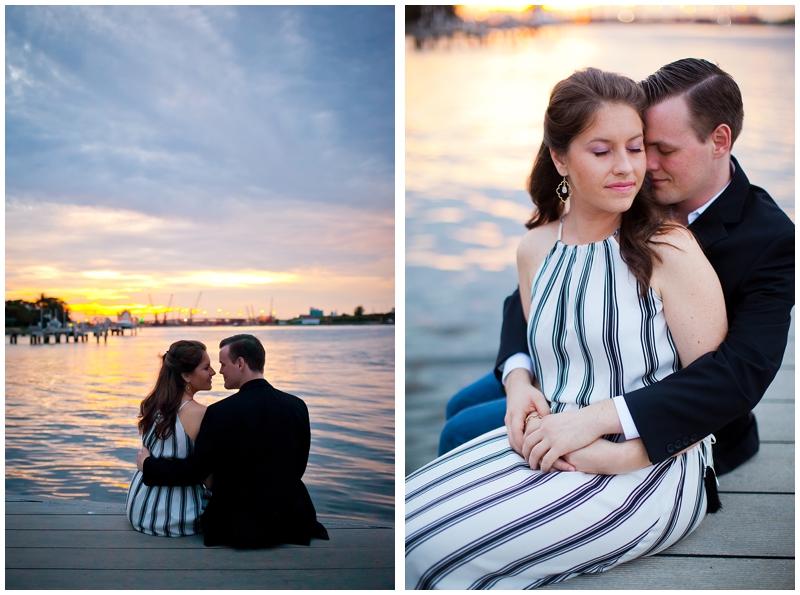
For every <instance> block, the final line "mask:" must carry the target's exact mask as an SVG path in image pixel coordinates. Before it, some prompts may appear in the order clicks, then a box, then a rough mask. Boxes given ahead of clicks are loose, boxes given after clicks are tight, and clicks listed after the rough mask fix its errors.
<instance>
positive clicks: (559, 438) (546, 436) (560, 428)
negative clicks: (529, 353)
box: [509, 374, 622, 473]
mask: <svg viewBox="0 0 800 595" xmlns="http://www.w3.org/2000/svg"><path fill="white" fill-rule="evenodd" d="M510 376H511V375H510V374H509V377H510ZM523 419H524V418H523ZM621 432H622V425H621V424H620V421H619V417H618V416H617V410H616V407H615V406H614V403H613V401H612V400H611V399H606V400H605V401H600V402H599V403H595V404H594V405H590V406H588V407H584V408H583V409H577V410H575V411H564V412H562V413H559V414H558V415H548V416H546V417H544V418H543V419H542V420H541V423H540V425H539V427H538V428H537V429H536V430H533V431H532V432H531V433H530V434H528V435H527V436H526V437H525V439H524V441H523V445H522V453H521V454H522V456H523V457H524V458H525V460H527V461H528V464H529V465H530V466H531V469H536V468H539V469H541V470H542V471H544V472H545V473H547V472H548V471H550V468H551V467H553V465H554V463H555V462H556V461H557V460H558V459H559V458H561V457H563V456H564V455H566V454H569V453H571V452H574V451H576V450H578V449H580V448H583V447H584V446H588V445H589V444H591V443H592V442H594V441H595V440H597V439H598V438H600V437H601V436H603V435H605V434H619V433H621ZM555 468H556V469H558V466H556V467H555Z"/></svg>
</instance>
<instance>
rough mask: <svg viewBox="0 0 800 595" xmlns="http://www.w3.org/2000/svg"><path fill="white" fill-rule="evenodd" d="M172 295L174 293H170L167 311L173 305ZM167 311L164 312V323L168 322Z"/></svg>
mask: <svg viewBox="0 0 800 595" xmlns="http://www.w3.org/2000/svg"><path fill="white" fill-rule="evenodd" d="M172 295H173V294H169V303H168V304H167V312H169V311H170V309H169V308H170V306H171V305H172ZM167 312H164V324H167Z"/></svg>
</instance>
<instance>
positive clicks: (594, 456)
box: [505, 369, 650, 475]
mask: <svg viewBox="0 0 800 595" xmlns="http://www.w3.org/2000/svg"><path fill="white" fill-rule="evenodd" d="M506 395H507V407H506V417H505V424H506V429H507V431H508V441H509V444H510V445H511V448H513V449H514V450H515V451H516V452H518V453H519V454H520V455H522V457H523V458H524V459H525V460H526V461H527V462H528V464H529V465H530V468H531V469H541V470H542V471H543V472H545V473H547V472H549V471H582V472H584V473H596V474H604V475H615V474H619V473H627V472H630V471H635V470H637V469H642V468H643V467H646V466H648V465H649V464H650V461H649V460H648V457H647V452H646V451H645V449H644V445H643V444H642V442H641V440H639V439H636V440H628V441H627V442H623V443H619V444H618V443H614V442H611V441H609V440H604V439H602V438H601V436H603V435H604V434H613V433H620V432H621V430H622V428H621V426H620V425H619V418H618V417H617V414H616V409H615V407H614V404H613V402H611V401H610V400H608V401H603V402H600V403H597V404H595V405H592V406H590V407H591V410H590V407H587V408H584V409H578V410H574V411H565V412H562V413H559V414H558V415H552V414H551V412H550V406H549V404H548V403H547V400H546V399H545V397H544V395H543V394H542V392H541V391H540V390H539V389H537V388H536V387H535V386H533V385H532V384H531V377H530V374H529V372H528V371H527V370H524V369H518V370H513V371H512V372H511V373H510V374H509V375H508V377H507V378H506ZM531 412H535V413H538V415H539V416H541V418H539V417H538V416H536V415H533V416H532V417H530V418H529V420H528V422H527V424H526V423H525V418H526V417H527V416H528V415H529V414H530V413H531Z"/></svg>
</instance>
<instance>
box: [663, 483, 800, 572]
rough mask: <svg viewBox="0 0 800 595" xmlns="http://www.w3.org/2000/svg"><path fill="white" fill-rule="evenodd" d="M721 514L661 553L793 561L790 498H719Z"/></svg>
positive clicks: (785, 496) (791, 503)
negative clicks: (778, 558) (775, 558)
mask: <svg viewBox="0 0 800 595" xmlns="http://www.w3.org/2000/svg"><path fill="white" fill-rule="evenodd" d="M721 498H722V507H723V508H722V510H720V511H719V512H717V513H716V514H709V515H706V518H705V519H703V522H702V523H700V526H699V527H698V528H697V529H695V530H694V532H693V533H692V534H691V535H689V536H688V537H686V538H685V539H683V540H681V541H679V542H678V543H676V544H675V545H673V546H672V547H671V548H669V549H668V550H666V552H664V553H668V554H670V555H676V554H684V555H694V556H729V557H783V558H793V557H794V495H793V494H735V493H732V494H722V495H721Z"/></svg>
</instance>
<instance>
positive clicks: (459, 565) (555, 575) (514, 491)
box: [406, 234, 712, 589]
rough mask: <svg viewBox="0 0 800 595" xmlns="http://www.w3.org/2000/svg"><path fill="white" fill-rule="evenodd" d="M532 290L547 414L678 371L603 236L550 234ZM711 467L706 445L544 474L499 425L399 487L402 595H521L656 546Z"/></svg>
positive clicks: (656, 310) (698, 515) (695, 500)
mask: <svg viewBox="0 0 800 595" xmlns="http://www.w3.org/2000/svg"><path fill="white" fill-rule="evenodd" d="M559 235H560V234H559ZM531 294H532V297H531V308H530V315H529V324H528V343H529V349H530V353H531V357H532V359H533V368H534V373H535V374H536V377H537V379H538V380H539V383H540V385H541V387H542V392H543V393H544V394H545V395H546V396H547V398H548V400H550V401H551V410H552V411H553V413H559V412H561V411H569V410H572V409H576V408H580V407H585V406H586V405H589V404H591V403H595V402H597V401H600V400H602V399H608V398H611V397H613V396H616V395H622V394H625V393H626V392H628V391H631V390H635V389H637V388H640V387H642V386H645V385H648V384H651V383H653V382H657V381H658V380H660V379H662V378H664V377H665V376H667V375H668V374H670V373H672V372H673V371H675V370H677V369H679V367H680V362H679V361H678V355H677V350H676V349H675V345H674V343H673V341H672V338H671V336H670V334H669V329H668V328H667V325H666V320H665V318H664V313H663V306H662V303H661V300H660V298H659V297H658V296H657V295H656V294H655V293H654V292H653V291H652V289H650V290H648V292H647V293H646V294H645V296H644V298H643V299H641V300H640V299H639V295H638V287H637V283H636V280H635V279H634V278H633V277H632V275H630V273H629V272H628V269H627V267H626V266H625V263H624V261H623V260H622V256H621V254H620V252H619V245H618V243H617V241H616V240H615V239H614V238H608V239H606V240H604V241H602V242H597V243H595V244H589V245H585V246H567V245H565V244H563V243H562V242H561V241H560V237H559V241H558V242H557V243H556V245H555V246H554V247H553V249H552V251H551V252H550V253H549V254H548V255H547V257H546V258H545V261H544V263H543V264H542V266H541V267H540V269H539V271H538V272H537V274H536V276H535V278H534V281H533V283H532V292H531ZM607 438H609V439H613V440H616V441H620V440H623V439H624V438H623V437H622V436H609V437H607ZM711 464H712V460H711V437H708V438H706V439H705V440H703V441H702V442H701V443H699V444H698V445H696V446H695V447H693V448H691V449H690V450H688V451H687V452H685V453H683V454H681V455H678V456H677V457H674V458H672V459H668V460H667V461H664V462H662V463H660V464H658V465H654V466H650V467H646V468H644V469H641V470H639V471H636V472H634V473H628V474H625V475H615V476H602V475H589V474H585V473H579V472H575V473H558V472H556V473H548V474H544V473H541V472H540V471H533V470H531V469H530V468H529V467H528V465H527V463H526V462H525V461H524V459H523V458H522V457H521V456H519V455H518V454H517V453H515V452H514V451H513V450H512V449H511V448H510V446H509V444H508V439H507V436H506V432H505V428H498V429H497V430H494V431H492V432H489V433H487V434H484V435H483V436H480V437H478V438H476V439H475V440H472V441H471V442H468V443H467V444H464V445H462V446H460V447H459V448H457V449H455V450H453V451H451V452H449V453H446V454H445V455H443V456H442V457H439V458H438V459H436V460H435V461H433V462H432V463H430V464H428V465H426V466H425V467H423V468H422V469H420V470H419V471H417V472H415V473H412V474H411V475H409V476H408V477H407V478H406V588H408V589H532V588H536V587H540V586H543V585H548V584H553V583H558V582H561V581H563V580H566V579H568V578H571V577H573V576H577V575H579V574H586V573H598V572H603V571H605V570H608V569H609V568H612V567H614V566H616V565H617V564H620V563H623V562H627V561H630V560H633V559H635V558H638V557H641V556H646V555H652V554H654V553H657V552H660V551H663V550H664V549H666V548H668V547H669V546H671V545H673V544H674V543H676V542H677V541H678V540H680V539H682V538H683V537H685V536H686V535H688V534H689V533H690V532H691V531H692V530H694V528H695V527H697V525H698V524H699V523H700V521H701V520H702V519H703V517H704V516H705V512H706V494H705V486H704V481H703V478H704V473H705V469H706V466H707V465H711Z"/></svg>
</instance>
